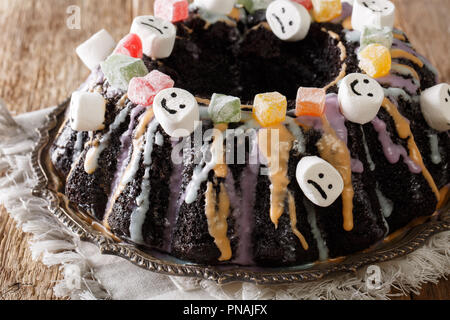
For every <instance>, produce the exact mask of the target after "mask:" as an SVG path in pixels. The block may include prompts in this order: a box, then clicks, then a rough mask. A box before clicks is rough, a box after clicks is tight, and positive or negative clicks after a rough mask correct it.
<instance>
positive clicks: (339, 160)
mask: <svg viewBox="0 0 450 320" xmlns="http://www.w3.org/2000/svg"><path fill="white" fill-rule="evenodd" d="M322 126H323V130H324V133H323V135H322V138H321V139H320V140H319V142H318V143H317V148H318V149H319V153H320V156H321V157H322V158H323V159H324V160H325V161H328V162H329V163H331V164H332V165H333V167H335V168H336V170H337V171H338V172H339V173H340V175H341V176H342V179H343V180H344V191H342V215H343V218H344V230H345V231H352V230H353V227H354V224H353V196H354V194H355V192H354V190H353V185H352V169H351V160H350V159H351V157H350V151H349V150H348V148H347V146H346V145H345V142H344V141H342V140H341V139H339V138H338V136H337V135H336V132H335V131H334V129H333V128H332V127H331V125H330V123H329V122H328V119H327V118H326V116H322Z"/></svg>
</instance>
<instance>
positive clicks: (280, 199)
mask: <svg viewBox="0 0 450 320" xmlns="http://www.w3.org/2000/svg"><path fill="white" fill-rule="evenodd" d="M272 135H274V136H276V135H278V137H279V140H278V141H279V144H275V143H274V144H272V143H271V140H272ZM294 140H295V138H294V136H293V135H292V134H291V133H290V132H289V130H288V129H287V128H286V127H285V126H283V125H282V124H279V125H275V126H272V127H269V128H263V129H261V130H259V131H258V145H259V150H260V151H261V153H262V154H263V155H264V156H265V157H266V159H267V165H268V169H269V177H270V182H271V183H272V185H271V187H270V219H271V220H272V222H273V223H274V224H275V227H276V228H278V220H279V219H280V217H281V215H282V214H283V212H284V203H285V199H286V195H287V186H288V185H289V183H290V181H289V178H288V176H287V172H288V164H289V154H290V152H291V149H292V146H293V143H294ZM274 149H275V150H274ZM273 151H275V152H273Z"/></svg>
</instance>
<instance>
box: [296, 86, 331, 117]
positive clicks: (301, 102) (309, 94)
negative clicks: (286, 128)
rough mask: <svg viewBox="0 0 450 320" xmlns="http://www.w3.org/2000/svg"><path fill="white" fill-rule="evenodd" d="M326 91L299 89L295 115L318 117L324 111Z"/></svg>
mask: <svg viewBox="0 0 450 320" xmlns="http://www.w3.org/2000/svg"><path fill="white" fill-rule="evenodd" d="M325 99H326V91H325V90H324V89H319V88H302V87H301V88H299V89H298V93H297V108H296V109H295V115H296V116H297V117H300V116H313V117H320V116H321V115H322V114H323V112H324V110H325Z"/></svg>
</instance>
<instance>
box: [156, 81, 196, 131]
mask: <svg viewBox="0 0 450 320" xmlns="http://www.w3.org/2000/svg"><path fill="white" fill-rule="evenodd" d="M153 110H154V112H155V117H156V119H157V120H158V122H159V123H160V124H161V127H162V128H163V129H164V131H165V132H166V133H167V134H168V135H169V136H171V137H174V138H181V137H187V136H189V135H190V134H191V133H192V132H194V130H195V126H196V123H197V122H198V121H199V120H200V110H199V107H198V103H197V100H196V99H195V97H194V96H193V95H192V94H191V93H189V92H188V91H186V90H183V89H178V88H169V89H165V90H162V91H160V92H159V93H158V94H157V95H156V97H155V100H154V101H153Z"/></svg>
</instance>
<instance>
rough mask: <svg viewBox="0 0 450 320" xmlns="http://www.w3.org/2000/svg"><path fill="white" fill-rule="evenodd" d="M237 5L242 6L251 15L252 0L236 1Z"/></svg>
mask: <svg viewBox="0 0 450 320" xmlns="http://www.w3.org/2000/svg"><path fill="white" fill-rule="evenodd" d="M237 3H238V4H240V5H242V6H243V7H244V8H245V10H247V11H248V12H250V13H253V0H238V2H237Z"/></svg>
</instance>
